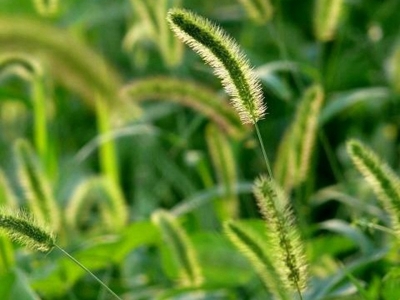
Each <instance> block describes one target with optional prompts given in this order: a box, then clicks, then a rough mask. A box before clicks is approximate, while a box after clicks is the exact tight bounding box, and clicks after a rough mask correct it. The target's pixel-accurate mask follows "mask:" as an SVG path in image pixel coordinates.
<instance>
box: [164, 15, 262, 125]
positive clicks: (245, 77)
mask: <svg viewBox="0 0 400 300" xmlns="http://www.w3.org/2000/svg"><path fill="white" fill-rule="evenodd" d="M167 20H168V23H169V24H170V26H171V28H172V30H173V31H174V33H175V34H176V35H177V36H178V38H180V39H181V40H182V41H183V42H185V43H186V44H187V45H188V46H189V47H191V48H192V49H193V50H194V51H195V52H197V53H198V54H199V55H200V56H201V57H202V58H203V59H204V60H205V62H206V63H208V64H209V65H210V66H211V67H213V68H214V73H215V74H216V75H217V76H218V77H219V78H220V79H221V81H222V84H223V86H224V88H225V91H226V92H227V93H228V94H229V95H230V96H231V103H232V105H233V106H234V108H235V109H236V110H237V111H238V114H239V116H240V119H241V121H242V122H243V123H245V124H246V123H252V124H255V123H256V122H257V121H258V120H260V119H262V118H263V117H264V115H265V110H266V106H265V105H264V103H263V93H262V89H261V84H260V82H259V80H258V78H257V77H256V76H255V75H254V73H253V70H252V68H251V67H250V65H249V62H248V60H247V58H246V57H245V56H244V54H243V53H242V51H241V50H240V48H239V46H238V45H237V44H236V43H235V42H234V41H233V40H232V39H231V38H230V37H228V36H227V34H226V33H224V32H223V31H222V30H221V29H220V28H219V27H217V26H216V25H214V24H212V23H211V22H210V21H208V20H207V19H205V18H203V17H200V16H197V15H195V14H193V13H191V12H189V11H187V10H184V9H171V10H170V11H169V12H168V17H167Z"/></svg>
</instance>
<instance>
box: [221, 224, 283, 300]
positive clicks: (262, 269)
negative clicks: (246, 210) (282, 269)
mask: <svg viewBox="0 0 400 300" xmlns="http://www.w3.org/2000/svg"><path fill="white" fill-rule="evenodd" d="M224 232H225V234H226V235H227V236H228V238H229V240H230V241H231V242H232V243H233V244H234V245H235V246H236V247H237V248H238V249H239V250H240V251H241V252H242V253H243V255H244V256H245V257H246V258H247V259H248V260H249V261H250V263H251V264H252V266H253V267H254V269H255V270H256V271H257V273H258V274H259V276H260V277H261V279H262V280H263V282H264V284H265V286H266V287H267V288H268V290H269V291H270V292H271V293H273V294H274V295H276V296H277V297H278V299H280V300H289V299H290V296H289V293H288V292H287V288H286V285H285V284H284V282H283V281H282V278H281V277H280V276H279V273H278V270H277V269H276V267H275V262H274V261H273V257H271V251H270V248H269V245H268V243H267V242H266V241H265V240H266V237H265V236H260V235H258V234H257V233H255V232H254V231H253V230H252V229H251V227H249V226H245V224H241V223H239V222H234V221H228V222H225V223H224Z"/></svg>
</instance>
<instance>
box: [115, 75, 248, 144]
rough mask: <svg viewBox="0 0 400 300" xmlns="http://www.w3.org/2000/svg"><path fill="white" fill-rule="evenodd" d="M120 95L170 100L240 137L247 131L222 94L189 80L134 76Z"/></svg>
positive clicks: (137, 100)
mask: <svg viewBox="0 0 400 300" xmlns="http://www.w3.org/2000/svg"><path fill="white" fill-rule="evenodd" d="M121 96H122V98H130V99H132V101H135V102H141V101H146V100H163V101H167V100H168V101H172V102H174V103H178V104H180V105H183V106H186V107H190V108H192V109H194V110H195V111H197V112H199V113H200V114H203V115H204V116H206V117H207V118H208V119H209V120H210V121H212V122H214V123H216V124H218V126H219V127H221V128H222V129H223V130H224V131H226V132H227V133H229V134H230V135H231V136H234V137H240V136H242V135H244V133H245V132H246V131H247V128H246V126H243V124H242V123H241V121H240V119H239V117H238V116H237V114H236V113H235V110H234V109H233V108H232V107H231V106H230V105H228V104H227V103H225V102H224V101H223V100H224V99H222V97H221V96H219V95H218V94H217V93H215V92H213V91H211V90H209V89H208V88H206V87H204V86H202V85H200V84H198V83H195V82H192V81H189V80H182V79H176V78H169V77H154V78H147V79H142V80H135V81H133V82H131V83H129V84H127V85H125V86H124V87H123V89H122V90H121Z"/></svg>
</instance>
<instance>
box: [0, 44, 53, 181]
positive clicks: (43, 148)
mask: <svg viewBox="0 0 400 300" xmlns="http://www.w3.org/2000/svg"><path fill="white" fill-rule="evenodd" d="M10 67H21V68H23V70H20V69H15V72H14V73H15V74H16V75H17V76H18V77H20V78H21V79H23V80H25V81H27V82H28V83H29V84H30V89H31V92H30V93H31V102H32V107H33V121H34V126H33V139H34V145H35V148H36V150H37V152H38V154H39V157H40V160H41V161H42V162H43V164H44V165H45V167H46V172H47V174H48V175H53V176H54V174H51V172H50V166H51V153H50V147H49V141H48V140H49V138H48V130H47V122H48V119H49V114H48V113H47V109H46V108H47V106H48V103H47V100H48V99H47V91H46V84H45V74H44V73H45V71H44V70H43V67H42V63H41V62H40V61H39V60H37V59H35V58H34V57H33V56H31V55H30V54H24V53H15V52H10V53H4V54H2V55H1V56H0V69H7V68H10ZM21 71H22V72H21Z"/></svg>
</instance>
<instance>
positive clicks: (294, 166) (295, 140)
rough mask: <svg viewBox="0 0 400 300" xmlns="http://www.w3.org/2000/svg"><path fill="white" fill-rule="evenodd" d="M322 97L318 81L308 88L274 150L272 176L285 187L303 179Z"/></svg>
mask: <svg viewBox="0 0 400 300" xmlns="http://www.w3.org/2000/svg"><path fill="white" fill-rule="evenodd" d="M323 100H324V92H323V90H322V87H321V86H320V85H314V86H311V87H310V88H308V89H307V90H306V91H305V92H304V95H303V97H302V99H301V100H300V103H299V106H298V108H297V110H296V115H295V118H294V120H293V122H292V124H291V125H290V127H289V128H288V130H287V131H286V133H285V135H284V138H283V139H282V142H281V145H280V147H279V151H278V157H277V160H276V164H275V170H274V171H275V172H274V174H275V176H276V178H277V180H278V182H279V183H280V184H281V186H283V187H284V188H285V189H286V190H289V189H290V188H291V187H293V186H297V185H298V184H300V183H302V182H303V181H304V180H306V178H307V175H308V172H309V169H310V160H311V155H312V153H313V149H314V144H315V140H316V137H317V132H318V117H319V113H320V110H321V107H322V103H323Z"/></svg>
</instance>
